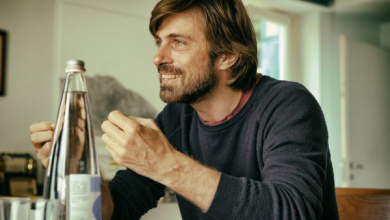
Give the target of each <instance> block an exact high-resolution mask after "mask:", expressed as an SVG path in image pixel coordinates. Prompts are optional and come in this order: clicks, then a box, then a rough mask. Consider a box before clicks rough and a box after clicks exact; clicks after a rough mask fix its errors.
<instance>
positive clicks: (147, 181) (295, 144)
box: [30, 0, 338, 220]
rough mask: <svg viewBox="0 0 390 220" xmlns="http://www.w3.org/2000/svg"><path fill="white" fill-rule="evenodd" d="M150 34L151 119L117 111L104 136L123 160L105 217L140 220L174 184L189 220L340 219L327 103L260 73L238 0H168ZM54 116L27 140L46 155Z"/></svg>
mask: <svg viewBox="0 0 390 220" xmlns="http://www.w3.org/2000/svg"><path fill="white" fill-rule="evenodd" d="M150 31H151V33H152V35H153V36H154V37H155V39H156V45H157V48H158V51H157V53H156V55H155V57H154V64H155V65H156V66H157V68H158V72H159V78H160V97H161V99H162V100H163V101H165V102H166V103H168V105H167V106H166V107H165V108H164V110H163V111H162V112H161V113H160V114H159V115H158V117H157V118H156V120H155V121H153V120H150V119H142V118H135V117H131V116H130V117H128V116H125V115H123V114H122V113H120V112H118V111H114V112H111V113H110V115H109V116H108V120H107V121H105V122H103V124H102V130H103V131H104V134H103V136H102V139H103V141H104V143H105V145H106V147H107V150H108V151H109V153H110V154H111V156H112V157H113V158H114V160H115V161H116V162H117V163H119V164H121V165H123V166H125V167H127V168H128V169H127V170H125V171H119V172H118V173H117V174H116V176H115V178H114V179H113V180H112V181H111V182H110V183H109V186H108V188H109V190H108V189H107V188H106V187H103V196H104V197H106V199H103V200H104V204H103V205H104V207H105V210H104V213H105V214H107V213H108V215H111V211H112V212H113V213H112V219H139V218H140V217H141V216H142V215H143V214H144V213H146V212H147V211H148V210H149V209H151V208H153V207H155V206H156V205H157V200H158V199H159V198H160V197H161V196H163V195H164V188H165V187H169V188H171V189H172V190H174V191H175V192H176V193H177V194H178V203H179V207H180V211H181V215H182V218H183V219H185V220H187V219H297V220H298V219H300V220H303V219H310V220H312V219H338V214H337V206H336V200H335V192H334V180H333V171H332V165H331V161H330V153H329V149H328V142H327V138H328V134H327V129H326V124H325V120H324V117H323V114H322V111H321V109H320V107H319V105H318V103H317V102H316V100H315V99H314V98H313V96H312V95H311V94H310V93H309V92H308V91H307V90H306V89H305V88H304V87H302V86H301V85H299V84H297V83H291V82H282V81H278V80H275V79H272V78H270V77H267V76H261V75H260V74H256V69H257V52H256V50H257V47H256V40H255V34H254V31H253V27H252V24H251V22H250V19H249V17H248V15H247V13H246V11H245V8H244V6H243V4H242V2H241V1H240V0H162V1H161V2H159V3H158V4H157V5H156V7H155V8H154V10H153V12H152V17H151V20H150ZM49 127H50V123H47V122H46V123H45V122H42V123H37V124H33V125H32V126H31V128H30V130H31V132H32V136H31V140H32V143H33V145H34V148H35V149H36V150H37V152H38V158H40V159H41V160H42V161H43V162H44V163H47V157H48V156H47V155H48V152H49V151H50V144H48V142H50V141H51V138H52V137H51V136H52V133H51V132H50V129H49Z"/></svg>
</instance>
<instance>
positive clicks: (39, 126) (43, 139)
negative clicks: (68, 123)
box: [30, 121, 55, 167]
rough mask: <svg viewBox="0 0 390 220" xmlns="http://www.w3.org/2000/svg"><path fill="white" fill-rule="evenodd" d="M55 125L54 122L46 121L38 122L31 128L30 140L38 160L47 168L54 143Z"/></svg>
mask: <svg viewBox="0 0 390 220" xmlns="http://www.w3.org/2000/svg"><path fill="white" fill-rule="evenodd" d="M54 128H55V124H54V123H53V122H49V121H44V122H37V123H34V124H32V125H31V126H30V133H31V136H30V140H31V143H32V145H33V147H34V150H35V152H36V153H37V158H38V160H40V161H41V162H42V164H43V166H45V167H47V164H48V163H49V156H50V150H51V143H52V141H53V134H54Z"/></svg>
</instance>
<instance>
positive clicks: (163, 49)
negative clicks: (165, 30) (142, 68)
mask: <svg viewBox="0 0 390 220" xmlns="http://www.w3.org/2000/svg"><path fill="white" fill-rule="evenodd" d="M172 61H173V60H172V56H171V50H170V49H169V47H168V45H161V46H160V47H159V48H158V51H157V53H156V55H154V57H153V63H154V65H156V66H159V65H160V64H162V63H172Z"/></svg>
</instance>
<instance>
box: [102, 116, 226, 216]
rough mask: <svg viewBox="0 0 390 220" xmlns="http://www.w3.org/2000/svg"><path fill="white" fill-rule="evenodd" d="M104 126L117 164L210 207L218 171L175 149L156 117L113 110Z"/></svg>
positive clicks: (105, 136)
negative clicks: (143, 117) (141, 116)
mask: <svg viewBox="0 0 390 220" xmlns="http://www.w3.org/2000/svg"><path fill="white" fill-rule="evenodd" d="M102 130H103V131H104V132H105V133H104V134H103V136H102V140H103V142H104V143H105V145H106V148H107V150H108V152H109V153H110V154H111V156H112V157H113V159H114V160H115V161H116V162H117V163H118V164H120V165H122V166H125V167H127V168H129V169H131V170H133V171H134V172H136V173H138V174H140V175H143V176H146V177H148V178H150V179H153V180H155V181H156V182H159V183H161V184H163V185H165V186H167V187H169V188H171V189H172V190H174V191H175V192H177V193H179V194H180V195H182V196H184V197H185V198H186V199H187V200H188V201H190V202H192V203H193V204H195V205H196V206H198V207H199V208H200V209H201V210H202V211H203V212H206V211H207V210H208V208H209V207H210V205H211V202H212V200H213V198H214V195H215V192H216V190H217V186H218V183H219V179H220V174H219V172H218V171H216V170H213V169H210V168H208V167H205V166H204V165H202V164H200V163H198V162H197V161H195V160H193V159H192V158H190V157H188V156H186V155H184V154H182V153H180V152H179V151H177V150H176V149H174V148H173V147H172V145H171V144H170V143H169V141H168V140H167V138H166V137H165V135H164V134H163V133H162V132H161V130H160V129H159V128H158V127H157V125H156V124H155V122H154V121H153V120H151V119H142V118H136V117H128V116H125V115H123V114H122V113H120V112H119V111H113V112H111V113H110V115H109V116H108V120H107V121H105V122H103V124H102Z"/></svg>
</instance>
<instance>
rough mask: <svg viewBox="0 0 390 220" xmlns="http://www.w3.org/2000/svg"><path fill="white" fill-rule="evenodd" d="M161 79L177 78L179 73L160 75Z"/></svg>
mask: <svg viewBox="0 0 390 220" xmlns="http://www.w3.org/2000/svg"><path fill="white" fill-rule="evenodd" d="M161 77H162V78H163V79H176V78H179V75H161Z"/></svg>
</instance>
